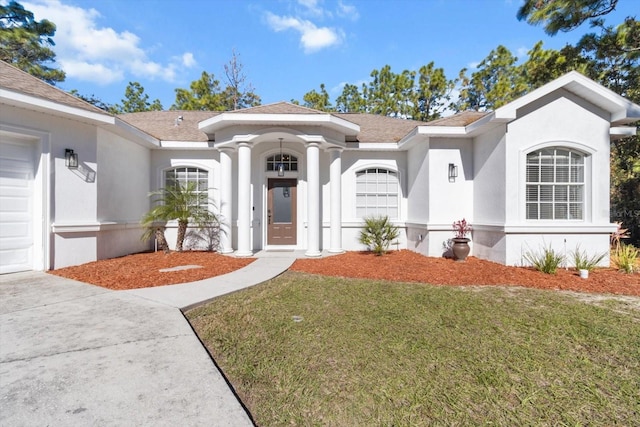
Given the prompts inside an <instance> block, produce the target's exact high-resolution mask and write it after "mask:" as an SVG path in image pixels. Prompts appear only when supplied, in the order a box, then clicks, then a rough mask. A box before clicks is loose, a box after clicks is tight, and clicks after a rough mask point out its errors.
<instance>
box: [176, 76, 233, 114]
mask: <svg viewBox="0 0 640 427" xmlns="http://www.w3.org/2000/svg"><path fill="white" fill-rule="evenodd" d="M175 92H176V100H175V102H174V104H173V105H172V106H171V109H172V110H202V111H225V110H227V106H226V105H225V103H224V101H223V97H222V91H221V89H220V81H219V80H216V78H215V76H214V75H213V74H209V73H207V72H206V71H203V72H202V75H201V76H200V79H199V80H194V81H192V82H191V84H190V85H189V90H187V89H182V88H178V89H175Z"/></svg>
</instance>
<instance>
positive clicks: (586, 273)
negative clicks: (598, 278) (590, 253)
mask: <svg viewBox="0 0 640 427" xmlns="http://www.w3.org/2000/svg"><path fill="white" fill-rule="evenodd" d="M580 278H581V279H588V278H589V270H580Z"/></svg>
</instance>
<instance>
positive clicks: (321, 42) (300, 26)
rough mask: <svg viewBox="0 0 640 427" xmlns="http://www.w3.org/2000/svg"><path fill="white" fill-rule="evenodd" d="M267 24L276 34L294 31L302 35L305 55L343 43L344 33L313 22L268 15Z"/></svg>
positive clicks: (269, 13) (301, 39)
mask: <svg viewBox="0 0 640 427" xmlns="http://www.w3.org/2000/svg"><path fill="white" fill-rule="evenodd" d="M266 19H267V23H268V24H269V26H270V27H271V29H273V30H274V31H276V32H279V31H285V30H294V31H297V32H298V33H300V44H301V45H302V47H303V49H304V51H305V53H313V52H317V51H319V50H321V49H324V48H327V47H330V46H334V45H339V44H340V43H342V40H343V38H344V33H343V32H342V31H341V30H336V29H334V28H329V27H317V26H316V25H315V24H314V23H313V22H311V21H307V20H303V19H299V18H295V17H290V16H278V15H275V14H273V13H271V12H267V13H266Z"/></svg>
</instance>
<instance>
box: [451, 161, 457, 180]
mask: <svg viewBox="0 0 640 427" xmlns="http://www.w3.org/2000/svg"><path fill="white" fill-rule="evenodd" d="M457 177H458V166H456V165H454V164H453V163H449V182H455V181H456V178H457Z"/></svg>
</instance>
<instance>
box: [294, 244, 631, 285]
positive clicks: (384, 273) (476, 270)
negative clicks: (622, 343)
mask: <svg viewBox="0 0 640 427" xmlns="http://www.w3.org/2000/svg"><path fill="white" fill-rule="evenodd" d="M291 270H293V271H300V272H305V273H313V274H323V275H326V276H338V277H353V278H367V279H381V280H389V281H401V282H421V283H431V284H437V285H518V286H525V287H530V288H539V289H563V290H571V291H578V292H593V293H611V294H621V295H635V296H640V274H624V273H621V272H618V271H617V270H616V269H613V268H598V269H596V270H594V271H592V272H591V273H590V274H589V278H588V279H581V278H580V276H579V274H578V272H577V271H575V270H572V269H569V270H564V269H562V270H558V273H557V274H555V275H552V274H544V273H541V272H539V271H536V270H534V269H532V268H524V267H507V266H504V265H502V264H497V263H494V262H490V261H485V260H481V259H478V258H475V257H469V258H467V260H466V261H464V262H455V261H453V260H451V259H445V258H433V257H425V256H423V255H420V254H418V253H415V252H412V251H408V250H402V251H394V252H389V253H388V254H386V255H384V256H376V255H374V254H372V253H371V252H346V253H344V254H341V255H336V256H331V257H327V258H319V259H299V260H296V262H295V263H294V264H293V266H292V267H291Z"/></svg>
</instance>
